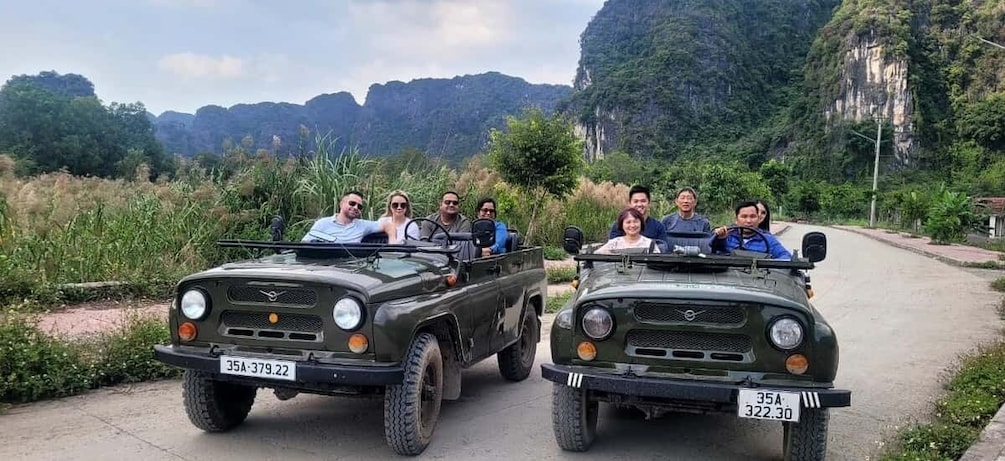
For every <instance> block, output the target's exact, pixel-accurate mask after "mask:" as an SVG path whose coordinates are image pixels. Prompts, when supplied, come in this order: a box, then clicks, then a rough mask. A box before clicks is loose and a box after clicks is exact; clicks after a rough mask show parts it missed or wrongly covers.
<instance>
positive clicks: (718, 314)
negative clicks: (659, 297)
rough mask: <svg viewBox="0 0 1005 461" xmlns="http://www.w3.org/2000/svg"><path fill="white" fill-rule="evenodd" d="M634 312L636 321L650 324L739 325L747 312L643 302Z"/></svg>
mask: <svg viewBox="0 0 1005 461" xmlns="http://www.w3.org/2000/svg"><path fill="white" fill-rule="evenodd" d="M634 310H635V318H636V319H638V320H639V321H640V322H651V323H690V324H700V325H739V324H742V323H743V322H744V321H745V320H746V319H747V311H746V309H744V308H743V307H742V306H692V305H687V304H671V303H651V302H643V303H639V304H638V305H637V306H635V309H634ZM688 311H690V314H688ZM689 318H690V319H689Z"/></svg>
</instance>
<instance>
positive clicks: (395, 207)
mask: <svg viewBox="0 0 1005 461" xmlns="http://www.w3.org/2000/svg"><path fill="white" fill-rule="evenodd" d="M377 222H378V223H381V224H383V223H386V222H390V223H392V224H394V227H395V228H396V229H397V231H398V232H396V234H397V239H395V241H394V242H388V243H404V242H405V226H408V223H410V222H412V200H410V199H409V198H408V194H406V193H405V191H401V190H396V191H394V192H391V194H390V195H388V196H387V208H386V209H385V210H384V216H381V217H380V219H377ZM408 236H409V237H411V238H412V239H413V240H418V239H419V226H418V225H413V226H408Z"/></svg>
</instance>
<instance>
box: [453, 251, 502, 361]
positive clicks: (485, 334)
mask: <svg viewBox="0 0 1005 461" xmlns="http://www.w3.org/2000/svg"><path fill="white" fill-rule="evenodd" d="M465 264H466V265H467V268H468V277H467V282H466V283H465V285H466V286H465V288H464V290H465V292H466V293H467V297H466V299H465V301H464V305H462V306H460V308H459V312H458V313H457V315H458V317H459V318H463V319H465V320H466V321H468V322H471V323H470V324H469V325H470V327H469V331H470V332H471V337H470V338H467V339H468V341H469V342H468V344H470V345H471V360H472V362H476V361H478V360H481V359H483V358H485V357H488V356H489V355H492V354H494V353H495V350H494V349H493V343H494V341H495V336H496V331H497V330H495V328H494V327H495V324H496V322H495V318H496V317H497V315H498V312H499V311H500V310H501V309H502V294H501V293H500V291H499V283H498V273H499V269H500V266H499V265H498V264H497V263H496V258H475V259H472V260H470V261H468V262H467V263H465Z"/></svg>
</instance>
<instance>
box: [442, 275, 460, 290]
mask: <svg viewBox="0 0 1005 461" xmlns="http://www.w3.org/2000/svg"><path fill="white" fill-rule="evenodd" d="M443 280H444V281H445V282H447V286H448V287H452V286H454V285H457V275H455V274H448V275H447V276H446V277H444V278H443Z"/></svg>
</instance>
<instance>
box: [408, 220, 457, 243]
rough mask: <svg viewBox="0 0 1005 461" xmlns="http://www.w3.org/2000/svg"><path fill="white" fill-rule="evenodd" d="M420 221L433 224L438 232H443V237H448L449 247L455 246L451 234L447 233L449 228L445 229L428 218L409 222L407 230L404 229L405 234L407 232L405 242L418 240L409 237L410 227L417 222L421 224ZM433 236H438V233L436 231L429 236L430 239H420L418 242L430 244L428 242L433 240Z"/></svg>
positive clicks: (420, 231)
mask: <svg viewBox="0 0 1005 461" xmlns="http://www.w3.org/2000/svg"><path fill="white" fill-rule="evenodd" d="M419 221H425V222H429V223H433V225H434V226H436V227H437V229H436V230H441V231H443V235H446V236H447V246H450V245H453V244H454V241H453V239H451V238H450V232H448V231H447V228H446V227H443V225H442V224H440V223H438V222H436V221H433V220H432V219H426V218H415V219H413V220H411V221H409V223H408V224H405V229H404V232H405V237H404V239H403V240H404V241H408V240H416V239H414V238H411V237H409V235H408V226H411V225H412V224H414V223H417V222H419ZM419 233H422V227H419ZM433 235H436V232H435V231H434V232H433V233H432V234H430V236H429V237H426V238H420V239H418V241H425V242H428V241H430V240H432V238H433Z"/></svg>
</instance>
